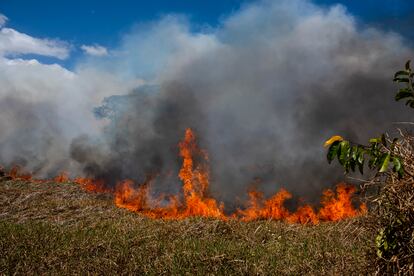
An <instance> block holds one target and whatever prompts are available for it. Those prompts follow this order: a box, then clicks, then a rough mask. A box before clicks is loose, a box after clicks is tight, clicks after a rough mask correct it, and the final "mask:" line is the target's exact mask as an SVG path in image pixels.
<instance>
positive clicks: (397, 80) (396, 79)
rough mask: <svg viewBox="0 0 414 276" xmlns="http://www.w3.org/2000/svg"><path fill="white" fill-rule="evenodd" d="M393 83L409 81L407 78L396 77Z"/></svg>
mask: <svg viewBox="0 0 414 276" xmlns="http://www.w3.org/2000/svg"><path fill="white" fill-rule="evenodd" d="M393 81H395V82H399V83H400V82H409V79H408V78H407V77H396V78H394V79H393Z"/></svg>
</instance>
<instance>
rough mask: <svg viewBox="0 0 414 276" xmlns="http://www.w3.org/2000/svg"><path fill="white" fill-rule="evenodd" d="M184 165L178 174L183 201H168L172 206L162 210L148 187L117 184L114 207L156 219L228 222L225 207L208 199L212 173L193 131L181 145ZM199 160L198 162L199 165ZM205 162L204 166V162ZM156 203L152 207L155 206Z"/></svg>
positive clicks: (158, 201) (174, 197) (147, 184)
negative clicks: (194, 219)
mask: <svg viewBox="0 0 414 276" xmlns="http://www.w3.org/2000/svg"><path fill="white" fill-rule="evenodd" d="M179 149H180V156H181V157H182V158H183V164H182V167H181V169H180V172H179V174H178V177H179V179H180V180H181V181H182V182H183V196H184V199H183V200H182V201H180V200H179V199H178V197H176V196H172V197H170V198H169V200H168V201H169V204H166V205H165V206H162V204H161V203H160V201H161V199H158V200H152V199H151V197H150V195H149V185H150V184H149V183H150V181H147V182H146V183H145V184H144V185H141V186H140V187H138V188H136V187H135V186H134V183H133V182H132V181H131V180H126V181H122V182H120V183H118V185H117V188H116V189H115V204H116V205H117V206H118V207H121V208H126V209H128V210H131V211H135V212H140V213H143V214H145V215H147V216H150V217H157V218H184V217H190V216H202V217H214V218H222V219H225V218H226V217H225V215H224V212H223V205H222V204H221V205H218V204H217V202H216V200H215V199H214V198H210V197H208V195H207V194H208V186H209V171H208V165H207V164H206V162H207V161H208V157H207V155H206V153H205V152H204V151H202V150H200V149H199V148H198V147H197V144H196V139H195V135H194V133H193V131H192V130H191V129H187V130H186V132H185V137H184V140H183V141H182V142H180V144H179ZM196 159H197V161H196ZM201 161H204V162H205V163H203V162H201ZM154 201H155V203H152V204H151V203H150V202H154Z"/></svg>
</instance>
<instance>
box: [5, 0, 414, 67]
mask: <svg viewBox="0 0 414 276" xmlns="http://www.w3.org/2000/svg"><path fill="white" fill-rule="evenodd" d="M250 2H254V1H251V0H250V1H247V0H244V1H240V0H225V1H189V0H180V1H179V0H153V1H134V0H119V1H99V0H86V1H85V0H83V1H82V0H70V1H68V0H61V1H55V0H39V1H29V0H0V14H4V15H6V16H7V17H8V22H7V27H9V28H13V29H15V30H18V31H19V32H21V33H25V34H29V35H31V36H33V37H39V38H53V39H60V40H62V41H66V42H68V43H70V44H71V45H72V46H74V47H72V49H71V55H70V56H71V58H70V59H66V60H62V61H60V63H61V64H63V65H66V66H68V67H70V66H71V65H72V64H73V62H74V60H76V59H77V58H79V57H81V56H82V50H80V46H81V45H102V46H103V47H105V48H113V47H116V45H117V44H119V41H120V40H121V39H122V37H123V35H124V34H125V33H128V31H129V30H130V29H131V28H132V27H133V26H134V25H136V24H142V23H146V22H151V21H155V20H157V19H159V18H160V17H162V16H164V15H166V14H180V15H185V16H186V17H187V18H189V20H190V21H191V23H192V27H193V28H208V27H213V28H214V27H215V26H218V25H219V24H220V22H221V20H222V19H223V18H225V17H226V16H229V15H231V14H233V13H235V12H237V10H238V9H239V8H240V7H241V6H243V5H244V4H246V3H250ZM313 2H314V3H317V4H319V5H325V6H329V5H332V4H336V3H340V4H342V5H344V6H346V8H347V10H348V11H349V13H351V14H352V15H354V16H355V17H356V19H357V22H358V23H359V24H361V25H369V26H374V27H377V28H380V29H384V30H392V31H395V32H398V33H401V34H402V35H403V36H404V37H406V38H408V39H410V40H411V41H414V28H412V27H413V26H414V1H410V0H384V1H378V0H364V1H360V0H348V1H333V0H314V1H313ZM27 56H28V57H30V55H27ZM40 59H41V60H42V61H43V62H54V59H53V58H51V59H50V58H48V57H40Z"/></svg>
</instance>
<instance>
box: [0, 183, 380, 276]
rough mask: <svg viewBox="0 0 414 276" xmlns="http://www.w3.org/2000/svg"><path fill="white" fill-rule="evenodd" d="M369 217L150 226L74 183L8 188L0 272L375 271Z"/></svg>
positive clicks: (1, 206) (0, 188) (2, 196)
mask: <svg viewBox="0 0 414 276" xmlns="http://www.w3.org/2000/svg"><path fill="white" fill-rule="evenodd" d="M362 220H363V219H362V218H360V219H352V220H347V221H342V222H338V223H322V224H319V225H316V226H304V225H290V224H286V223H282V222H277V221H256V222H248V223H247V222H240V221H235V220H231V221H221V220H215V219H203V218H192V219H184V220H174V221H173V220H151V219H148V218H144V217H141V216H139V215H137V214H134V213H131V212H129V211H126V210H123V209H119V208H117V207H115V206H114V205H113V203H112V197H111V196H110V195H105V194H94V193H88V192H85V191H83V190H82V189H80V187H79V186H77V185H76V184H72V183H59V184H58V183H29V182H23V181H1V182H0V252H1V254H0V274H6V275H8V274H45V273H47V274H49V273H50V274H88V273H89V274H131V273H134V274H143V273H147V274H204V275H205V274H239V275H240V274H249V275H250V274H261V275H269V274H296V275H299V274H301V275H303V274H313V275H315V274H316V275H318V274H325V275H326V274H337V275H344V274H346V275H349V274H367V273H369V272H370V271H369V268H370V266H369V261H368V257H367V251H368V250H370V247H372V246H373V236H374V235H373V234H372V233H370V232H369V231H368V230H366V229H365V228H364V227H363V221H362Z"/></svg>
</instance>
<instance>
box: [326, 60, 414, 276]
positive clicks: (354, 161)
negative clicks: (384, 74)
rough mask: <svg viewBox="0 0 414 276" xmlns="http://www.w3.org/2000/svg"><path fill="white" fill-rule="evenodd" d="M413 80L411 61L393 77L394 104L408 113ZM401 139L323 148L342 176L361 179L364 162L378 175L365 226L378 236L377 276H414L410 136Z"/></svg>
mask: <svg viewBox="0 0 414 276" xmlns="http://www.w3.org/2000/svg"><path fill="white" fill-rule="evenodd" d="M413 77H414V73H413V71H412V69H411V66H410V61H408V62H407V63H406V64H405V69H404V70H401V71H398V72H396V73H395V75H394V81H395V82H398V83H400V84H402V87H400V88H399V90H398V92H397V94H396V96H395V99H396V100H397V101H399V100H402V99H406V105H408V106H409V107H411V108H414V88H413ZM400 136H401V137H399V138H394V139H392V140H391V139H389V138H387V137H386V135H384V134H383V135H381V137H380V138H373V139H370V140H369V145H361V144H357V143H354V142H351V141H347V140H344V139H343V138H342V137H341V136H333V137H331V138H330V139H329V140H328V141H326V143H325V146H329V149H328V153H327V159H328V162H329V163H331V162H332V161H333V160H334V159H337V160H338V161H339V163H340V164H341V165H342V166H343V167H344V169H345V172H347V173H348V172H349V171H355V170H356V168H358V170H359V171H360V172H361V174H363V172H364V168H365V167H366V166H365V163H366V162H368V165H367V167H368V168H369V169H371V170H374V171H376V172H377V173H376V175H375V176H374V177H373V178H372V179H370V180H369V181H368V182H367V185H366V187H368V188H371V187H373V186H375V187H377V188H378V190H379V192H378V193H377V195H375V196H374V197H373V198H371V200H370V201H371V203H374V204H375V205H374V208H373V210H372V211H371V212H370V214H371V223H370V226H371V228H372V229H373V230H376V231H377V236H376V239H375V242H376V257H375V263H376V267H377V272H378V273H381V274H383V273H387V274H389V273H392V274H402V275H405V274H413V273H414V137H413V136H411V135H409V134H404V133H403V132H401V131H400ZM390 167H391V168H392V170H391V171H390V170H389V169H390Z"/></svg>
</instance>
